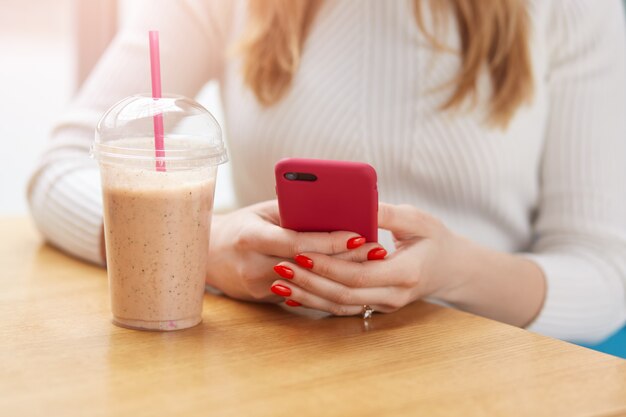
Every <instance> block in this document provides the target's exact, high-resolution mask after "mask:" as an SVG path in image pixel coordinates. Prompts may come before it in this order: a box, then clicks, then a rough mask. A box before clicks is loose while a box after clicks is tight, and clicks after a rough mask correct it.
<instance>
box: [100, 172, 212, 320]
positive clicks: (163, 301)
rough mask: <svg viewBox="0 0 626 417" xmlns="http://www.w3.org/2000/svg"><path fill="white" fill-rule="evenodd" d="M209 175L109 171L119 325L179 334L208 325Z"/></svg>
mask: <svg viewBox="0 0 626 417" xmlns="http://www.w3.org/2000/svg"><path fill="white" fill-rule="evenodd" d="M208 171H210V168H205V169H200V170H195V171H179V172H176V171H174V172H165V173H163V172H155V171H149V170H143V169H123V168H121V167H116V166H110V167H106V166H105V167H103V168H102V183H103V205H104V225H105V233H106V235H105V241H106V253H107V270H108V274H109V285H110V292H111V309H112V312H113V321H114V323H115V324H118V325H120V326H124V327H131V328H139V329H150V330H176V329H180V328H186V327H191V326H194V325H196V324H198V323H199V322H200V321H201V320H202V297H203V294H204V282H205V277H206V264H207V256H208V252H209V230H210V221H211V209H212V203H213V191H214V180H213V178H212V177H214V175H211V173H210V172H208Z"/></svg>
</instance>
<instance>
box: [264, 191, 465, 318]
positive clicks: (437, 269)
mask: <svg viewBox="0 0 626 417" xmlns="http://www.w3.org/2000/svg"><path fill="white" fill-rule="evenodd" d="M378 221H379V227H381V228H383V229H388V230H390V231H391V232H392V233H393V237H394V240H395V242H396V248H397V250H396V252H395V253H393V254H392V255H390V256H389V257H387V258H386V259H384V260H381V259H382V257H380V256H379V257H374V258H373V257H372V256H371V255H370V257H369V258H370V259H374V260H369V261H366V262H362V263H357V262H349V261H346V260H343V259H337V258H333V257H330V256H326V255H323V254H320V253H314V251H303V253H300V254H298V256H296V257H295V259H294V260H295V262H288V261H284V262H281V263H280V264H279V269H281V270H283V271H284V270H285V268H287V269H288V270H290V271H292V273H290V274H285V275H283V277H285V278H286V277H287V275H292V278H290V279H288V280H277V281H275V282H274V283H273V285H272V291H273V292H274V293H276V294H278V295H281V296H283V297H287V305H291V306H298V305H304V306H307V307H310V308H314V309H318V310H323V311H327V312H330V313H332V314H335V315H341V316H343V315H354V314H359V313H361V311H362V309H363V305H366V304H367V305H370V306H371V307H372V308H374V310H376V311H380V312H392V311H395V310H397V309H399V308H401V307H403V306H405V305H407V304H409V303H411V302H412V301H414V300H416V299H418V298H423V297H427V296H431V295H434V296H437V295H438V294H439V293H441V294H443V293H444V292H446V291H452V290H453V288H454V287H455V286H457V285H461V280H460V277H461V276H462V275H463V271H462V267H461V265H463V264H464V259H466V258H467V257H468V255H469V253H470V251H469V247H468V242H467V241H466V240H465V239H463V238H461V237H459V236H457V235H455V234H453V233H452V232H450V230H448V229H447V228H446V227H445V226H444V225H443V224H442V223H441V222H440V221H438V220H437V219H435V218H433V217H431V216H429V215H428V214H425V213H423V212H421V211H419V210H418V209H416V208H414V207H411V206H406V205H401V206H395V205H390V204H384V203H381V204H380V205H379V220H378ZM378 247H379V246H378ZM371 253H372V254H373V253H376V249H373V250H371ZM379 253H383V252H382V251H381V252H379Z"/></svg>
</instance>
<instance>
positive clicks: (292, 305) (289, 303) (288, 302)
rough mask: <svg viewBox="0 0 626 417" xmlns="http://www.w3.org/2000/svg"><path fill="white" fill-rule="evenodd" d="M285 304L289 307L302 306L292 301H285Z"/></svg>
mask: <svg viewBox="0 0 626 417" xmlns="http://www.w3.org/2000/svg"><path fill="white" fill-rule="evenodd" d="M285 304H287V305H288V306H289V307H300V306H301V305H302V304H300V303H299V302H297V301H294V300H287V301H285Z"/></svg>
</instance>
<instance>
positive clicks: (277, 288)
mask: <svg viewBox="0 0 626 417" xmlns="http://www.w3.org/2000/svg"><path fill="white" fill-rule="evenodd" d="M271 290H272V292H273V293H274V294H276V295H280V296H282V297H289V296H290V295H291V290H290V289H289V288H287V287H285V286H284V285H278V284H276V285H272V288H271Z"/></svg>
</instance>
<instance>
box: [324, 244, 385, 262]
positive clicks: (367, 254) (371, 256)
mask: <svg viewBox="0 0 626 417" xmlns="http://www.w3.org/2000/svg"><path fill="white" fill-rule="evenodd" d="M332 256H333V258H335V259H342V260H344V261H350V262H365V261H374V260H380V259H384V258H385V257H386V256H387V251H386V250H385V248H383V247H382V246H381V245H380V244H379V243H375V242H372V243H366V244H364V245H363V246H361V247H359V248H357V249H353V250H349V251H346V252H342V253H338V254H336V255H332Z"/></svg>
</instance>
